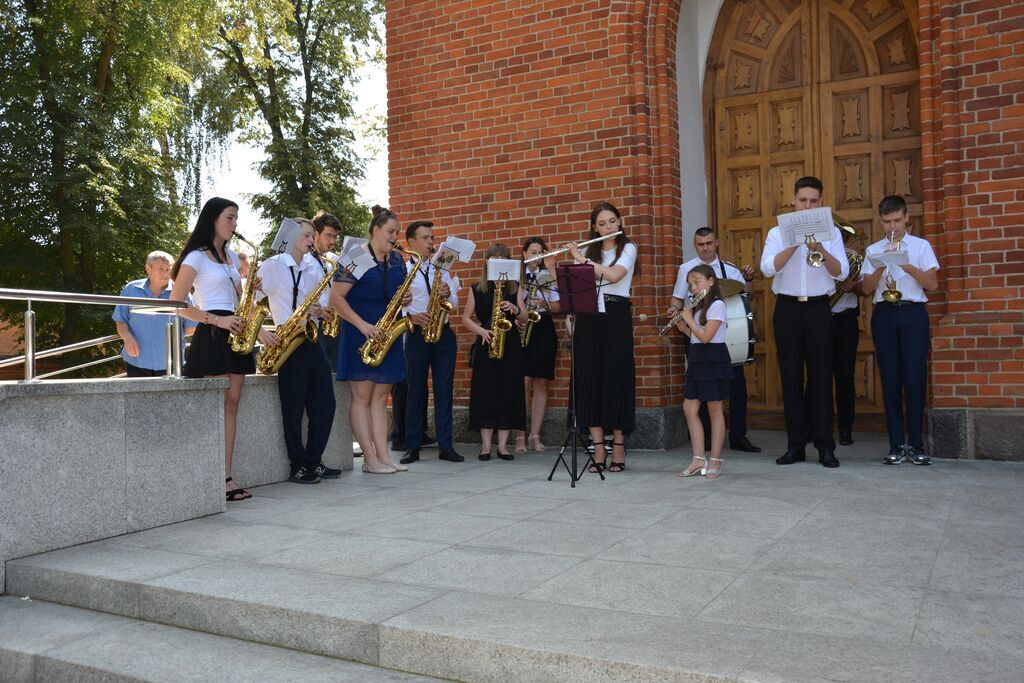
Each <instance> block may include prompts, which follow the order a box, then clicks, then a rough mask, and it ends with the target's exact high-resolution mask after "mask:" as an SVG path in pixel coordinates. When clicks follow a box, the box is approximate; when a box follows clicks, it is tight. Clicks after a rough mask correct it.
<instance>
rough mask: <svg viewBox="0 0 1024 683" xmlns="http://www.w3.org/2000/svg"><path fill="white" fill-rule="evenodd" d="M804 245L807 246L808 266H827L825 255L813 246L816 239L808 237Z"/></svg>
mask: <svg viewBox="0 0 1024 683" xmlns="http://www.w3.org/2000/svg"><path fill="white" fill-rule="evenodd" d="M804 244H806V245H807V265H809V266H810V267H811V268H821V267H822V266H823V265H825V255H824V254H822V253H821V252H820V251H818V250H817V249H814V248H813V247H812V246H811V245H812V244H814V238H813V237H812V236H810V235H807V236H806V237H805V238H804Z"/></svg>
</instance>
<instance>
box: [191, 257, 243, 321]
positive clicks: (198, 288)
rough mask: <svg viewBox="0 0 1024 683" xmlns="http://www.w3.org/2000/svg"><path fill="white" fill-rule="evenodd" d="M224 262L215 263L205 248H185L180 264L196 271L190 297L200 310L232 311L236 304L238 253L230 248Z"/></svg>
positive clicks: (239, 278)
mask: <svg viewBox="0 0 1024 683" xmlns="http://www.w3.org/2000/svg"><path fill="white" fill-rule="evenodd" d="M225 251H226V252H227V255H228V262H227V263H217V262H216V261H214V260H213V259H212V258H211V255H210V253H209V252H208V251H207V250H206V249H197V250H195V251H191V252H189V254H188V256H186V257H185V260H184V261H182V262H181V265H183V266H188V267H189V268H192V269H193V270H195V271H196V279H195V281H194V282H193V284H192V286H193V288H194V291H193V295H192V297H193V298H194V299H195V302H196V305H197V306H199V308H201V309H203V310H204V311H234V310H235V308H236V307H237V306H238V294H237V292H236V291H235V284H236V283H239V284H240V283H241V282H242V276H241V274H240V273H239V272H238V266H239V263H240V262H239V260H238V254H236V253H235V252H233V251H231V250H230V249H226V250H225Z"/></svg>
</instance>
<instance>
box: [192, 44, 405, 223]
mask: <svg viewBox="0 0 1024 683" xmlns="http://www.w3.org/2000/svg"><path fill="white" fill-rule="evenodd" d="M381 33H382V34H383V30H382V31H381ZM355 95H356V103H355V112H356V115H357V116H368V115H377V114H379V115H381V116H386V115H387V74H386V71H385V66H384V65H383V64H368V65H365V66H364V67H363V68H362V69H360V72H359V82H358V83H356V86H355ZM374 147H378V148H379V149H373V148H374ZM356 151H357V152H358V154H359V155H360V156H361V157H363V159H365V161H366V177H365V178H363V180H362V181H361V182H360V183H359V184H358V185H357V186H356V193H357V196H358V197H359V199H360V201H362V202H363V203H364V204H366V205H367V206H372V205H374V204H380V205H381V206H387V205H388V203H389V202H388V156H387V145H386V144H381V143H380V142H379V141H375V140H374V141H370V140H367V139H365V138H364V137H362V136H359V139H358V140H357V146H356ZM262 157H263V151H262V149H260V148H259V147H252V146H250V145H246V144H243V143H241V142H238V141H237V140H236V141H235V142H233V143H232V144H231V146H230V148H229V150H228V152H227V154H226V155H225V159H224V163H223V164H217V165H216V167H211V168H209V169H207V176H208V177H207V179H206V181H205V183H204V186H203V201H205V200H206V199H207V198H209V197H214V196H219V197H227V198H229V199H232V200H234V201H236V202H238V206H239V212H238V232H239V233H241V234H242V235H245V237H246V238H248V239H249V240H250V241H252V242H256V241H258V240H260V239H262V238H263V236H264V235H266V234H267V233H268V232H269V231H270V230H271V229H272V227H276V225H277V221H272V222H273V223H274V225H273V226H272V225H271V224H270V223H271V222H268V221H264V220H263V219H262V218H261V217H260V215H259V214H258V213H257V212H256V211H255V210H253V208H252V205H251V204H250V202H249V199H248V198H247V196H246V195H247V194H250V193H253V192H263V191H266V190H268V189H269V186H270V185H269V183H268V182H267V181H265V180H264V179H263V178H261V177H260V175H259V173H257V172H256V171H255V170H254V168H255V165H256V163H257V162H259V161H260V159H261V158H262ZM326 208H327V210H328V211H329V210H330V207H326ZM195 218H196V216H192V218H191V220H190V227H191V225H192V224H194V222H195Z"/></svg>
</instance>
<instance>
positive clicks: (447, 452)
mask: <svg viewBox="0 0 1024 683" xmlns="http://www.w3.org/2000/svg"><path fill="white" fill-rule="evenodd" d="M437 459H438V460H447V461H448V462H462V461H463V460H465V458H463V457H462V456H461V455H459V454H458V453H456V452H455V449H454V448H442V449H441V453H440V454H439V455H438V456H437Z"/></svg>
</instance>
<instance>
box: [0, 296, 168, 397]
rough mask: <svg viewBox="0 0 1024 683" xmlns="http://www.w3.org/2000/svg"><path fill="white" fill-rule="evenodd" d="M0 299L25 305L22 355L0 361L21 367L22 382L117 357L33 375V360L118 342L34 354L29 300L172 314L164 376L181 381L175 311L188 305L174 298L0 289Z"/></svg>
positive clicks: (33, 319) (106, 339) (102, 339)
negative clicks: (23, 369)
mask: <svg viewBox="0 0 1024 683" xmlns="http://www.w3.org/2000/svg"><path fill="white" fill-rule="evenodd" d="M0 299H6V300H13V301H24V302H25V353H24V355H21V356H17V357H15V358H9V359H6V360H4V361H3V362H0V368H4V367H8V366H11V365H17V364H18V363H24V364H25V380H24V381H26V382H34V381H37V380H40V379H44V378H46V377H53V376H55V375H59V374H63V373H66V372H71V371H72V370H79V369H81V368H87V367H90V366H93V365H99V364H100V363H106V362H107V361H110V360H114V359H115V358H117V356H113V357H110V358H103V359H100V360H96V361H92V362H89V363H85V364H83V365H78V366H75V367H73V368H65V369H63V370H57V371H55V372H49V373H46V374H45V375H39V376H37V375H36V360H37V359H39V358H47V357H49V356H59V355H61V354H63V353H67V352H70V351H78V350H81V349H85V348H89V347H91V346H98V345H100V344H106V343H107V342H110V341H113V340H114V339H118V338H119V337H118V335H116V334H115V335H110V336H107V337H100V338H98V339H91V340H87V341H82V342H76V343H74V344H68V345H67V346H62V347H59V348H56V349H50V350H49V351H43V352H41V353H36V314H35V311H33V310H32V302H33V301H47V302H54V303H66V304H92V305H99V306H131V307H132V308H133V309H134V310H135V312H138V313H145V314H158V313H168V314H171V315H173V316H174V317H173V319H172V320H171V321H169V322H168V323H167V340H168V347H167V360H168V363H167V377H175V378H179V379H180V378H181V360H182V346H181V317H180V315H178V310H179V309H183V308H187V307H188V303H187V302H185V301H178V300H175V299H157V300H154V299H148V298H145V297H136V296H110V295H107V294H78V293H75V292H51V291H46V290H40V289H9V288H6V287H0Z"/></svg>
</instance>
